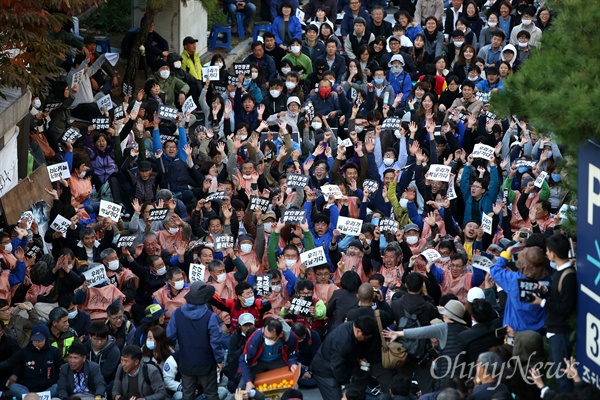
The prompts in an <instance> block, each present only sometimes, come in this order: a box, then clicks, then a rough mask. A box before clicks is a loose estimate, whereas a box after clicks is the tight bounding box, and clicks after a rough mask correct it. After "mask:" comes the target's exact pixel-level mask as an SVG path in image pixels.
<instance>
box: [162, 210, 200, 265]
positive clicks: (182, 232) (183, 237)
mask: <svg viewBox="0 0 600 400" xmlns="http://www.w3.org/2000/svg"><path fill="white" fill-rule="evenodd" d="M156 234H157V235H158V243H159V244H160V247H162V249H163V250H166V251H168V252H170V253H171V254H172V255H176V254H177V245H178V244H179V243H181V242H186V241H189V239H190V237H191V236H192V228H191V227H190V225H189V224H188V223H187V222H184V221H183V220H182V219H181V217H180V216H179V215H177V214H175V213H169V214H167V216H166V217H165V219H164V221H163V229H161V230H159V231H158V232H157V233H156Z"/></svg>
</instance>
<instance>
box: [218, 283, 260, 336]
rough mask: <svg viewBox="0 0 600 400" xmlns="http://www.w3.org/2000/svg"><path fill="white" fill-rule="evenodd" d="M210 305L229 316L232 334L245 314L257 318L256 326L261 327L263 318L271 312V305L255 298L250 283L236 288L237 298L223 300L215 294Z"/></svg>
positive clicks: (239, 284)
mask: <svg viewBox="0 0 600 400" xmlns="http://www.w3.org/2000/svg"><path fill="white" fill-rule="evenodd" d="M210 303H211V304H212V305H213V306H214V307H215V308H217V309H219V310H221V311H224V312H226V313H228V314H229V316H230V319H229V320H230V323H231V326H230V328H229V333H230V334H231V333H233V331H234V330H235V329H236V328H237V327H238V324H239V318H240V315H242V314H243V313H250V314H252V315H253V316H254V318H256V326H257V327H261V326H262V323H263V316H264V315H265V313H267V312H269V310H271V303H269V301H268V300H264V299H262V298H260V297H256V296H254V290H253V289H252V286H250V284H249V283H248V282H240V283H238V284H237V285H236V286H235V297H232V298H222V297H218V296H217V295H216V294H215V295H214V296H213V298H212V300H211V302H210Z"/></svg>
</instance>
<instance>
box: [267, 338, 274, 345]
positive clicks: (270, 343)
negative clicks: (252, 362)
mask: <svg viewBox="0 0 600 400" xmlns="http://www.w3.org/2000/svg"><path fill="white" fill-rule="evenodd" d="M265 344H266V345H267V346H275V341H274V340H273V339H267V338H265Z"/></svg>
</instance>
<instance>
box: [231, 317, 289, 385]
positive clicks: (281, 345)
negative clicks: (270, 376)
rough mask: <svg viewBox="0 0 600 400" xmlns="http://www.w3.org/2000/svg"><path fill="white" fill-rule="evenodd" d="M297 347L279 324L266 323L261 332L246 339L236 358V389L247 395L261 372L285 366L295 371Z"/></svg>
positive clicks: (273, 320) (275, 322) (257, 331)
mask: <svg viewBox="0 0 600 400" xmlns="http://www.w3.org/2000/svg"><path fill="white" fill-rule="evenodd" d="M286 326H287V325H286ZM288 328H289V327H288ZM297 347H298V338H297V337H296V335H295V334H294V333H293V332H291V331H285V332H284V330H283V324H282V322H281V321H279V320H277V319H274V318H268V319H266V320H265V326H264V328H262V329H257V330H256V331H254V333H253V334H252V336H250V338H249V339H248V343H247V345H246V347H245V348H244V353H243V355H242V356H241V357H240V370H241V372H242V379H241V380H240V383H239V385H238V387H239V388H242V389H245V390H246V391H248V392H249V391H250V390H252V389H254V388H255V387H254V384H253V380H254V379H255V377H256V375H257V374H259V373H261V372H267V371H271V370H274V369H277V368H282V367H286V366H287V367H289V369H290V371H291V372H295V371H296V369H297V368H298V355H297V353H296V349H297Z"/></svg>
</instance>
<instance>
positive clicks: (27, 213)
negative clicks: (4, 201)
mask: <svg viewBox="0 0 600 400" xmlns="http://www.w3.org/2000/svg"><path fill="white" fill-rule="evenodd" d="M34 219H35V218H34V217H33V213H32V212H31V211H25V212H24V213H23V214H21V218H19V224H20V223H21V221H23V220H26V221H27V229H31V224H33V221H34Z"/></svg>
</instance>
